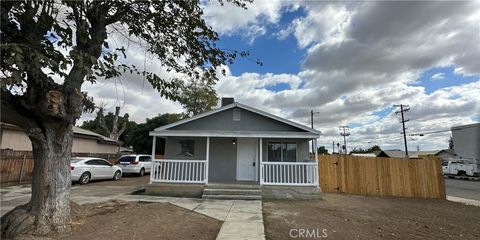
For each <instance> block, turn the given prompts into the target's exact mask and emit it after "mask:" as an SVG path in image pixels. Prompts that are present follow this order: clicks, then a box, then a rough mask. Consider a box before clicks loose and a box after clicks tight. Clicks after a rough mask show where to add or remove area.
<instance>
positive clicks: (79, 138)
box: [0, 123, 120, 154]
mask: <svg viewBox="0 0 480 240" xmlns="http://www.w3.org/2000/svg"><path fill="white" fill-rule="evenodd" d="M0 127H1V134H0V136H1V137H0V149H12V150H15V151H32V144H31V142H30V139H29V138H28V136H27V134H25V132H24V131H23V129H21V128H20V127H17V126H15V125H12V124H7V123H0ZM119 149H120V144H119V143H118V142H117V141H115V140H113V139H111V138H108V137H105V136H102V135H100V134H97V133H94V132H92V131H89V130H85V129H82V128H79V127H75V126H74V127H73V146H72V152H74V153H97V154H99V153H105V154H117V153H118V152H119Z"/></svg>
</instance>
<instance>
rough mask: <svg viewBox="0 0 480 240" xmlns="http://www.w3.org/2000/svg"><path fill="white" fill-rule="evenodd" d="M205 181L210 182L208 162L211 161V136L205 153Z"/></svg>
mask: <svg viewBox="0 0 480 240" xmlns="http://www.w3.org/2000/svg"><path fill="white" fill-rule="evenodd" d="M205 160H206V161H207V162H206V163H205V183H206V184H208V163H209V161H210V137H207V150H206V153H205Z"/></svg>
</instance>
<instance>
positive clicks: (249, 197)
mask: <svg viewBox="0 0 480 240" xmlns="http://www.w3.org/2000/svg"><path fill="white" fill-rule="evenodd" d="M202 198H205V199H230V200H261V199H262V195H208V194H203V196H202Z"/></svg>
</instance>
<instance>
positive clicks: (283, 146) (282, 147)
mask: <svg viewBox="0 0 480 240" xmlns="http://www.w3.org/2000/svg"><path fill="white" fill-rule="evenodd" d="M271 144H280V161H271V160H270V157H269V150H270V148H269V145H271ZM288 144H293V145H295V161H293V162H297V161H298V155H297V153H298V152H297V149H298V144H297V142H292V141H279V142H276V141H272V142H267V154H266V155H267V162H292V161H285V159H284V151H286V149H287V145H288Z"/></svg>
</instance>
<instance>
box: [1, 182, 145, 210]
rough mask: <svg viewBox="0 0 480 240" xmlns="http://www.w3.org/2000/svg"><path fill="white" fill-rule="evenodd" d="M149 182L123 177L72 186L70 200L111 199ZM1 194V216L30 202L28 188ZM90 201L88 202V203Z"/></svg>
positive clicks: (15, 189)
mask: <svg viewBox="0 0 480 240" xmlns="http://www.w3.org/2000/svg"><path fill="white" fill-rule="evenodd" d="M148 181H149V176H144V177H136V176H124V177H122V179H120V180H118V181H93V182H90V183H89V184H87V185H79V184H73V185H72V189H71V191H72V192H71V193H72V196H71V198H72V200H74V201H76V202H80V203H84V202H92V201H94V200H95V199H105V200H108V199H112V198H115V197H116V196H121V195H125V194H130V193H132V192H134V191H136V190H139V189H141V188H143V186H144V185H145V184H147V183H148ZM0 193H1V198H0V199H1V203H2V204H1V215H2V216H3V214H5V213H6V212H8V211H10V210H11V209H13V208H14V207H15V206H18V205H21V204H25V203H27V202H28V201H29V200H30V193H31V187H30V186H11V187H4V188H2V189H1V191H0ZM89 200H90V201H89Z"/></svg>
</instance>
